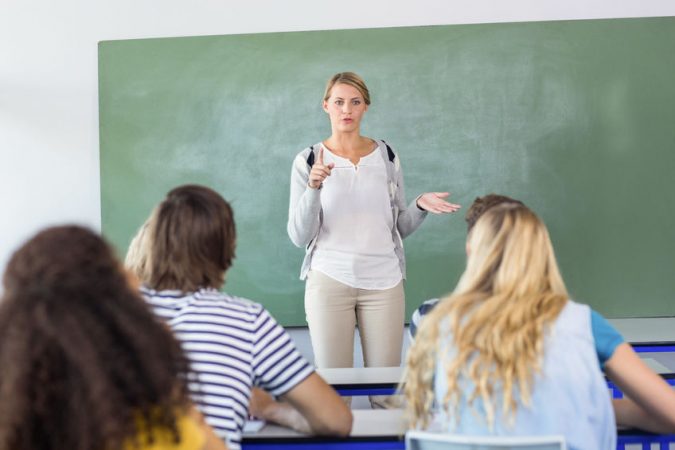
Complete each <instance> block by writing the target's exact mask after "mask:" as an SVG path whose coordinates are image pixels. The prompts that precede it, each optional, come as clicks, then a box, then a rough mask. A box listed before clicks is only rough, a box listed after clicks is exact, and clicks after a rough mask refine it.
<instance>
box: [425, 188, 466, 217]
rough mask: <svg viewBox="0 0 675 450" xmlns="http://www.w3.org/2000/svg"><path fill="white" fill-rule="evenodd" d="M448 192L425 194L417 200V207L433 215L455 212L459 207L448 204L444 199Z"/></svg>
mask: <svg viewBox="0 0 675 450" xmlns="http://www.w3.org/2000/svg"><path fill="white" fill-rule="evenodd" d="M449 195H450V193H449V192H427V193H426V194H422V195H420V196H419V198H418V199H417V207H418V208H420V209H423V210H425V211H429V212H430V213H434V214H447V213H454V212H456V211H457V210H458V209H459V208H461V206H459V205H456V204H454V203H448V202H446V201H445V200H444V199H445V198H447V197H448V196H449Z"/></svg>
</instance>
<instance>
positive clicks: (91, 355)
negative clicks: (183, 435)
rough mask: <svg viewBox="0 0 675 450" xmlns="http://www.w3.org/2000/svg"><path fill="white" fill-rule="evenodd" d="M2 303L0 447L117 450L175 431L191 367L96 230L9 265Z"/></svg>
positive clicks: (54, 237) (52, 237)
mask: <svg viewBox="0 0 675 450" xmlns="http://www.w3.org/2000/svg"><path fill="white" fill-rule="evenodd" d="M3 283H4V289H5V291H4V295H3V299H2V302H1V303H0V367H1V368H2V370H1V372H0V398H1V399H2V400H1V401H0V449H3V450H4V449H13V450H23V449H38V448H39V449H69V450H80V449H81V450H85V449H87V450H88V449H93V448H96V449H113V450H116V449H119V448H121V447H122V445H123V443H124V442H125V441H126V440H128V439H133V438H134V437H135V436H137V435H138V434H139V432H141V430H140V429H139V426H140V425H139V424H140V423H144V424H145V425H144V426H147V427H150V426H159V427H165V428H167V429H169V430H174V431H175V410H176V409H178V408H181V407H185V406H186V405H187V387H186V382H187V380H186V377H187V373H188V363H187V360H186V359H185V357H184V355H183V353H182V350H181V348H180V345H179V344H178V342H177V341H176V340H175V339H174V338H173V336H172V335H171V333H170V332H169V331H168V329H166V328H165V327H164V326H162V325H161V324H160V323H159V322H158V321H157V320H156V319H155V318H154V317H153V315H152V313H151V311H150V310H149V309H148V307H147V305H146V304H145V303H144V302H143V300H142V299H141V298H140V297H139V296H138V295H137V294H136V292H135V290H134V289H133V288H132V287H131V286H130V285H129V283H128V282H127V276H126V275H125V273H124V272H123V271H122V269H121V264H120V263H119V262H118V261H117V259H116V258H115V256H114V253H113V251H112V249H111V248H110V247H109V246H108V245H107V244H106V243H105V242H104V241H103V240H102V239H101V238H100V237H98V236H97V235H96V234H94V233H93V232H91V231H89V230H87V229H84V228H81V227H77V226H64V227H56V228H50V229H47V230H45V231H43V232H41V233H39V234H37V235H36V236H35V237H33V238H32V239H31V240H29V241H28V242H27V243H26V244H25V245H23V246H22V247H21V248H20V249H19V250H18V251H17V252H16V253H15V254H14V255H13V256H12V258H11V259H10V261H9V263H8V265H7V269H6V272H5V275H4V278H3Z"/></svg>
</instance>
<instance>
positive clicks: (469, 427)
mask: <svg viewBox="0 0 675 450" xmlns="http://www.w3.org/2000/svg"><path fill="white" fill-rule="evenodd" d="M467 256H468V258H467V266H466V270H465V272H464V274H463V275H462V277H461V279H460V281H459V283H458V285H457V287H456V288H455V291H454V292H453V293H452V294H451V295H450V296H449V297H448V298H446V299H443V300H441V301H440V302H439V303H438V305H437V306H436V307H435V308H434V310H433V311H432V312H431V313H430V314H429V315H428V317H427V318H426V319H425V320H424V321H423V322H422V323H421V324H420V328H419V330H418V333H417V337H416V339H415V342H414V344H413V346H412V347H411V349H410V351H409V353H408V361H407V374H406V380H405V381H406V384H405V394H406V398H407V401H408V409H409V412H410V416H411V418H412V424H413V426H421V427H426V426H427V425H428V423H429V421H430V419H431V415H432V413H433V411H432V410H431V405H432V404H433V403H434V401H435V402H436V404H437V405H439V406H440V410H441V411H440V416H441V420H443V422H444V423H445V427H446V429H447V430H448V431H449V432H454V433H459V434H468V435H550V434H557V435H563V436H564V437H565V439H566V440H567V445H568V447H569V448H570V449H571V450H579V449H588V450H591V449H610V448H615V445H616V424H619V425H623V426H634V427H639V428H643V429H646V430H648V431H654V432H673V431H674V430H675V392H674V391H673V390H672V389H671V388H670V387H669V386H668V385H667V384H666V383H665V381H663V380H662V379H661V378H660V377H659V376H658V375H656V374H654V373H653V372H652V371H651V370H650V369H649V368H648V367H646V366H645V364H644V363H643V362H642V361H641V360H640V358H639V357H638V356H637V355H636V354H635V353H634V352H633V350H632V349H631V347H630V346H629V345H628V344H626V343H618V342H617V340H616V336H614V337H610V339H608V340H607V341H606V343H607V344H606V345H602V346H598V345H597V343H596V339H597V336H598V335H596V334H594V328H600V329H601V330H602V329H604V330H605V331H606V330H607V329H608V328H607V327H606V326H603V324H602V323H601V322H602V319H600V320H598V318H599V315H597V317H596V318H595V319H594V317H593V316H594V314H593V313H592V312H591V309H590V308H589V307H588V306H586V305H582V304H579V303H575V302H573V301H571V300H570V299H569V295H568V293H567V290H566V288H565V284H564V282H563V280H562V277H561V276H560V272H559V270H558V266H557V262H556V259H555V256H554V253H553V248H552V245H551V242H550V238H549V236H548V231H547V230H546V227H545V225H544V224H543V223H542V222H541V220H540V219H539V218H538V217H537V216H536V215H535V214H534V213H533V212H532V211H530V210H529V209H528V208H526V207H525V206H523V205H519V204H513V203H505V204H501V205H498V206H494V207H492V208H490V209H489V210H488V211H486V212H485V213H484V214H483V215H482V216H481V217H480V218H479V219H478V221H477V222H476V225H475V227H474V228H473V229H472V231H471V232H470V233H469V236H468V240H467ZM594 322H596V325H595V326H594V324H593V323H594ZM598 323H600V326H599V327H598V325H597V324H598ZM610 334H611V333H610ZM599 348H600V351H599V350H598V349H599ZM612 349H613V350H612ZM598 358H600V360H601V361H602V360H603V359H604V368H605V372H606V373H607V375H608V376H609V377H610V379H612V380H613V381H614V382H615V383H616V384H617V385H618V386H619V387H620V388H621V389H622V390H623V391H624V392H625V393H626V394H627V398H625V399H620V400H615V401H614V403H613V406H614V409H613V408H612V400H611V399H610V397H609V392H608V390H607V387H606V384H605V382H604V378H603V376H602V372H601V370H600V365H599V364H598ZM615 412H616V415H615Z"/></svg>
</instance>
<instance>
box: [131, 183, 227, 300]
mask: <svg viewBox="0 0 675 450" xmlns="http://www.w3.org/2000/svg"><path fill="white" fill-rule="evenodd" d="M235 239H236V232H235V225H234V216H233V213H232V208H230V205H229V204H228V203H227V202H226V201H225V200H224V199H223V198H222V197H221V196H220V195H219V194H218V193H217V192H215V191H213V190H212V189H209V188H207V187H204V186H197V185H186V186H180V187H177V188H175V189H173V190H171V191H170V192H169V193H168V194H167V196H166V198H165V199H164V201H162V203H160V204H159V206H157V208H155V210H154V211H153V213H152V216H151V217H150V219H149V221H148V223H147V228H146V229H145V230H144V231H143V229H142V230H141V231H140V232H139V236H137V238H136V240H137V241H138V242H135V243H132V249H131V251H132V252H137V253H140V254H141V255H140V257H139V256H135V257H134V258H132V259H135V260H136V265H137V267H136V270H134V271H135V272H136V273H137V274H139V275H140V278H141V281H142V282H143V283H144V284H146V285H147V286H148V287H150V288H153V289H158V290H162V289H175V290H180V291H184V292H193V291H196V290H198V289H199V288H206V287H212V288H219V287H221V286H222V284H223V283H224V280H225V278H224V277H225V272H226V271H227V269H229V268H230V266H231V265H232V260H233V259H234V249H235ZM134 247H135V248H134ZM129 259H130V258H129V257H128V258H127V261H128V262H129ZM138 261H141V262H140V263H139V262H138ZM132 265H133V264H132Z"/></svg>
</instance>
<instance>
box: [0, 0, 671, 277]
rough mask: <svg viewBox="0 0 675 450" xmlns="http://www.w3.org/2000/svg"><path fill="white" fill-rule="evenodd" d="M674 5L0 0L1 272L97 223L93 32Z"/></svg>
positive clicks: (625, 11) (393, 21) (530, 16)
mask: <svg viewBox="0 0 675 450" xmlns="http://www.w3.org/2000/svg"><path fill="white" fill-rule="evenodd" d="M673 15H675V2H673V1H672V0H640V1H637V0H565V1H562V0H559V1H545V0H461V1H459V0H456V1H449V0H416V1H414V2H407V1H406V2H404V1H399V2H394V1H391V0H370V1H362V0H360V1H356V0H344V1H342V2H325V1H322V0H247V1H241V0H229V1H225V0H221V1H216V0H189V1H186V0H98V1H96V0H59V1H54V0H0V271H1V270H3V269H4V266H5V264H6V262H7V259H8V258H9V256H10V254H11V252H12V251H13V249H15V248H16V247H17V246H18V245H19V244H20V243H21V242H22V241H23V240H24V239H25V238H26V237H28V236H29V235H30V234H32V233H34V232H35V231H36V230H38V229H40V228H42V227H44V226H46V225H50V224H54V223H62V222H79V223H83V224H87V225H90V226H92V227H95V228H97V227H99V226H100V201H99V170H98V114H97V111H98V109H97V108H98V106H97V101H98V100H97V46H96V44H97V42H98V41H100V40H107V39H127V38H142V37H159V36H186V35H205V34H231V33H244V32H246V33H255V32H270V31H297V30H316V29H342V28H364V27H392V26H404V25H432V24H452V23H480V22H504V21H530V20H557V19H591V18H610V17H644V16H673Z"/></svg>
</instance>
